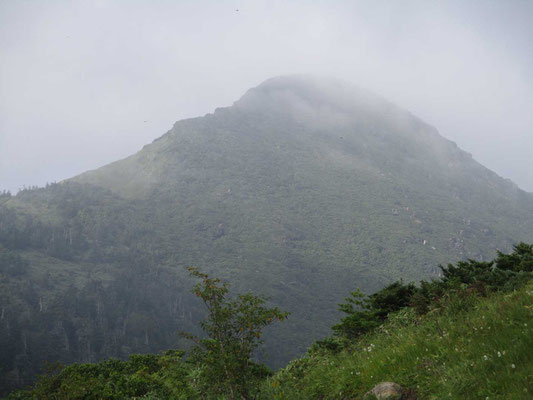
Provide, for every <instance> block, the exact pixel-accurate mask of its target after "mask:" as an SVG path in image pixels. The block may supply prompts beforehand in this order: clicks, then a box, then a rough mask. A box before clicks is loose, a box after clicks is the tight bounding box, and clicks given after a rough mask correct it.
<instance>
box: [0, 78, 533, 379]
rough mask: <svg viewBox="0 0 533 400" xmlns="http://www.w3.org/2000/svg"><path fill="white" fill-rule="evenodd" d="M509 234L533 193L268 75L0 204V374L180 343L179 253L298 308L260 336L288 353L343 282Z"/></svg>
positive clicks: (274, 354) (317, 333)
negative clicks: (97, 162)
mask: <svg viewBox="0 0 533 400" xmlns="http://www.w3.org/2000/svg"><path fill="white" fill-rule="evenodd" d="M520 240H525V241H532V240H533V197H532V196H531V195H530V194H528V193H525V192H523V191H521V190H520V189H519V188H517V187H516V186H515V185H514V184H512V183H511V182H509V181H506V180H503V179H502V178H500V177H498V176H497V175H496V174H494V173H493V172H491V171H489V170H488V169H486V168H484V167H483V166H481V165H480V164H478V163H477V162H475V161H474V160H473V159H472V158H471V157H470V156H469V155H468V154H467V153H465V152H463V151H461V150H460V149H459V148H457V146H456V145H455V144H454V143H452V142H450V141H448V140H446V139H444V138H442V137H441V136H440V135H439V134H438V132H437V131H436V130H435V129H434V128H433V127H431V126H429V125H427V124H426V123H424V122H422V121H420V120H419V119H418V118H416V117H414V116H412V115H411V114H409V113H408V112H406V111H404V110H402V109H400V108H398V107H396V106H394V105H393V104H391V103H389V102H387V101H385V100H383V99H381V98H379V97H377V96H375V95H373V94H370V93H367V92H365V91H363V90H361V89H358V88H356V87H354V86H352V85H349V84H345V83H343V82H338V81H335V80H328V79H315V78H309V77H298V76H290V77H279V78H273V79H271V80H268V81H266V82H265V83H263V84H261V85H260V86H258V87H257V88H254V89H251V90H250V91H248V92H247V93H246V94H245V95H244V96H243V97H242V98H241V99H240V100H239V101H237V102H236V103H235V104H234V105H233V106H231V107H227V108H222V109H217V110H216V111H215V112H214V113H213V114H208V115H206V116H204V117H201V118H193V119H188V120H183V121H179V122H177V123H176V124H175V125H174V127H173V128H172V129H171V130H170V131H169V132H168V133H166V134H165V135H163V136H162V137H161V138H159V139H157V140H156V141H154V142H153V143H152V144H150V145H147V146H145V147H144V148H143V149H142V150H141V151H140V152H138V153H137V154H135V155H133V156H131V157H129V158H127V159H124V160H121V161H117V162H115V163H113V164H110V165H108V166H105V167H103V168H100V169H98V170H95V171H90V172H87V173H85V174H82V175H80V176H78V177H76V178H73V179H72V180H69V181H66V182H63V183H60V184H55V185H50V186H49V187H46V188H43V189H36V190H25V191H22V192H21V193H19V194H18V195H17V196H14V197H10V196H3V197H1V198H0V241H1V243H2V245H3V249H2V251H4V252H5V253H6V254H9V257H21V260H22V261H20V262H22V263H28V266H27V268H26V269H25V272H24V274H18V273H15V274H13V273H11V272H9V271H12V269H10V267H5V271H8V272H5V273H4V272H2V274H3V278H4V279H3V281H2V285H5V290H4V291H3V292H2V295H3V296H4V297H3V298H4V300H3V304H4V305H5V306H3V307H4V312H3V313H2V315H3V317H2V324H1V329H2V338H6V339H5V340H4V342H3V344H2V346H3V348H6V349H8V351H6V352H4V351H0V352H1V353H2V354H5V356H4V358H5V360H4V361H3V362H2V368H3V370H2V373H3V376H5V377H7V378H5V379H6V381H5V382H8V383H9V382H16V383H17V382H18V384H20V383H24V382H25V380H26V379H29V378H30V377H31V375H32V374H33V373H34V372H35V371H36V369H37V368H38V367H39V366H40V363H41V362H42V361H43V360H45V359H46V360H50V361H51V360H52V359H56V358H57V359H59V360H61V361H63V362H71V361H74V360H81V361H96V360H98V359H101V358H104V357H109V356H115V357H124V356H126V355H127V354H130V353H131V352H143V351H156V350H159V349H163V348H170V347H176V346H177V344H178V343H177V336H176V335H175V332H176V331H178V330H193V329H194V328H193V327H194V326H195V323H196V322H197V320H198V319H199V318H201V309H200V306H199V304H198V303H197V302H195V301H194V299H192V296H191V295H190V294H189V292H188V289H187V288H188V287H189V286H190V285H189V283H190V281H189V280H188V278H187V276H186V274H185V271H184V268H183V267H184V266H188V265H196V266H199V267H201V268H202V269H203V270H206V271H208V272H211V273H214V274H215V275H217V276H221V277H222V278H225V279H228V280H230V281H231V282H233V283H234V288H235V289H236V290H237V291H239V292H242V291H244V290H246V289H251V290H253V291H255V292H258V293H262V294H265V295H268V296H270V297H271V298H272V302H273V303H274V304H276V305H278V306H280V307H281V308H283V309H285V310H288V311H291V312H292V315H291V317H290V319H289V321H287V323H286V324H283V326H281V327H280V329H277V330H276V332H273V333H272V335H270V337H271V338H272V339H271V340H270V342H269V343H267V349H268V352H269V357H270V362H271V364H272V365H282V364H283V363H285V362H286V361H288V360H289V359H291V358H293V357H294V356H296V355H298V354H301V353H302V352H303V351H304V349H305V347H306V346H307V345H308V344H309V343H311V342H312V341H313V340H315V339H316V338H318V337H321V336H323V335H325V334H326V333H327V331H328V327H329V326H330V325H331V324H332V323H333V322H334V321H335V319H336V314H334V313H332V312H331V310H334V309H335V307H336V304H337V303H339V301H340V300H341V299H342V298H343V297H344V296H345V295H346V293H348V292H349V291H350V290H352V289H353V287H354V286H359V287H361V288H362V289H363V290H365V291H367V292H369V291H373V290H376V289H378V288H379V287H382V286H383V285H384V284H385V283H387V282H389V281H390V280H393V279H397V278H400V277H403V278H404V279H406V280H410V279H419V278H421V277H428V276H431V275H432V274H433V275H434V274H436V273H437V269H436V266H437V265H438V264H439V263H441V262H444V261H448V260H450V259H460V258H464V257H472V258H478V259H483V258H485V259H487V258H489V257H491V256H493V255H494V249H495V248H499V249H502V250H508V249H510V246H511V245H512V244H513V243H516V242H518V241H520ZM6 257H8V256H6ZM10 259H11V258H10ZM10 262H11V261H10ZM17 262H18V261H17ZM6 265H8V264H7V262H6ZM9 265H11V264H9ZM2 271H4V270H2ZM73 293H75V296H74V295H73ZM61 299H63V300H61ZM73 299H75V300H73ZM62 302H72V303H73V304H71V305H70V306H68V307H67V306H65V304H66V303H65V304H64V303H62ZM53 304H60V305H61V306H60V307H54V306H53ZM43 313H47V314H46V318H44V319H43V321H46V323H45V322H38V321H41V319H42V318H41V317H39V318H38V316H40V315H41V316H42V315H45V314H43ZM40 318H41V319H40ZM0 350H3V349H0Z"/></svg>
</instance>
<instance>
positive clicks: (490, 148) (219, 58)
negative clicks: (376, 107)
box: [0, 0, 533, 191]
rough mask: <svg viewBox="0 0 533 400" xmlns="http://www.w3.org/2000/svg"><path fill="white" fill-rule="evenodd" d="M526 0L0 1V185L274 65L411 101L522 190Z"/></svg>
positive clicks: (531, 180)
mask: <svg viewBox="0 0 533 400" xmlns="http://www.w3.org/2000/svg"><path fill="white" fill-rule="evenodd" d="M532 71H533V1H531V0H500V1H491V0H480V1H474V0H472V1H468V0H462V1H429V0H420V1H409V0H402V1H396V0H390V1H379V0H368V1H332V0H327V1H287V0H283V1H276V0H267V1H250V2H248V1H220V0H218V1H211V2H207V1H197V0H195V1H192V0H191V1H178V0H172V1H171V0H168V1H165V0H145V1H134V0H127V1H126V0H123V1H118V0H117V1H107V0H91V1H37V0H35V1H24V0H0V189H9V190H11V191H16V190H17V189H18V188H21V187H22V186H24V185H26V186H31V185H39V186H41V185H44V184H45V183H46V182H54V181H60V180H62V179H65V178H68V177H71V176H74V175H76V174H78V173H81V172H83V171H85V170H88V169H94V168H97V167H99V166H101V165H104V164H106V163H108V162H111V161H114V160H116V159H119V158H123V157H125V156H127V155H130V154H132V153H134V152H136V151H137V150H139V149H140V148H141V147H142V146H143V145H144V144H146V143H149V142H151V141H152V140H153V139H155V138H157V137H159V136H161V135H162V134H164V133H165V132H166V131H167V130H168V129H170V127H171V126H172V124H173V123H174V122H175V121H177V120H179V119H183V118H188V117H194V116H199V115H204V114H206V113H209V112H212V111H213V110H214V109H215V108H216V107H220V106H228V105H231V104H232V103H233V102H234V101H235V100H237V99H238V98H239V97H240V96H241V95H242V94H243V93H244V92H245V91H246V90H247V89H248V88H250V87H252V86H256V85H258V84H259V83H261V82H262V81H263V80H265V79H267V78H269V77H272V76H275V75H280V74H288V73H307V74H320V75H328V76H332V77H338V78H341V79H345V80H348V81H351V82H353V83H355V84H357V85H359V86H363V87H365V88H367V89H370V90H372V91H374V92H376V93H378V94H380V95H382V96H384V97H386V98H388V99H389V100H392V101H393V102H395V103H397V104H398V105H400V106H402V107H404V108H407V109H408V110H410V111H411V112H413V113H414V114H416V115H418V116H419V117H421V118H422V119H424V120H425V121H426V122H428V123H430V124H432V125H434V126H436V127H437V128H438V129H439V131H440V132H441V134H442V135H443V136H445V137H447V138H449V139H451V140H453V141H455V142H456V143H457V144H458V145H459V146H460V147H461V148H463V149H464V150H466V151H468V152H470V153H472V154H473V156H474V158H476V159H477V160H478V161H479V162H481V163H482V164H484V165H485V166H487V167H489V168H490V169H492V170H494V171H496V172H497V173H498V174H500V175H501V176H503V177H506V178H510V179H512V180H513V181H514V182H516V183H517V184H518V185H519V186H521V187H522V188H524V189H526V190H529V191H533V174H531V171H532V169H533V73H532Z"/></svg>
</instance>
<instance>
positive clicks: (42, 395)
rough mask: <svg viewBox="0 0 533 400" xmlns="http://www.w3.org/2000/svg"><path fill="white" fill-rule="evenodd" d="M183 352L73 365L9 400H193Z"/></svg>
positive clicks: (137, 355) (193, 396) (17, 393)
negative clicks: (132, 399) (145, 399)
mask: <svg viewBox="0 0 533 400" xmlns="http://www.w3.org/2000/svg"><path fill="white" fill-rule="evenodd" d="M183 354H184V353H183V352H181V351H172V350H169V351H167V352H165V353H164V354H161V355H153V354H144V355H141V354H134V355H132V356H130V358H129V359H128V360H127V361H120V360H108V361H105V362H100V363H98V364H72V365H70V366H68V367H65V368H62V369H61V368H60V370H59V371H58V372H55V373H52V372H51V373H49V374H48V375H44V376H41V377H40V378H39V379H38V381H37V383H36V385H35V387H34V388H33V389H31V390H28V391H18V392H14V393H12V394H11V395H10V396H9V397H8V399H35V398H38V399H43V400H44V399H55V400H59V399H87V400H99V399H117V400H118V399H131V398H143V396H146V397H147V398H158V399H193V398H196V392H195V390H193V389H192V388H191V387H190V386H189V383H188V375H189V373H190V368H189V366H187V364H185V363H183V362H182V361H181V358H182V356H183Z"/></svg>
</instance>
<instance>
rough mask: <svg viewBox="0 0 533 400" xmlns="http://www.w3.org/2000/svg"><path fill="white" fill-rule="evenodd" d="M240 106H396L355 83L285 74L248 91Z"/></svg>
mask: <svg viewBox="0 0 533 400" xmlns="http://www.w3.org/2000/svg"><path fill="white" fill-rule="evenodd" d="M235 106H236V107H237V108H242V109H247V110H253V109H258V108H259V109H265V107H266V108H268V109H270V110H277V111H285V112H286V111H295V110H300V111H301V108H311V109H313V110H316V109H323V108H328V109H335V110H338V111H344V112H353V111H355V110H361V109H368V108H370V107H371V108H373V109H376V108H389V109H390V108H395V106H393V104H392V103H390V102H388V101H386V100H385V99H383V98H381V97H380V96H378V95H376V94H374V93H372V92H370V91H367V90H364V89H362V88H360V87H358V86H356V85H354V84H352V83H349V82H345V81H342V80H340V79H334V78H329V77H320V76H313V75H281V76H277V77H273V78H270V79H267V80H266V81H264V82H263V83H261V84H260V85H258V86H256V87H254V88H252V89H250V90H248V91H247V92H246V93H245V94H244V95H243V96H242V97H241V98H240V99H239V100H238V101H237V102H236V103H235Z"/></svg>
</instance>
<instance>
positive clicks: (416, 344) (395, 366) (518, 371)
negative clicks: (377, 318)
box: [261, 283, 533, 400]
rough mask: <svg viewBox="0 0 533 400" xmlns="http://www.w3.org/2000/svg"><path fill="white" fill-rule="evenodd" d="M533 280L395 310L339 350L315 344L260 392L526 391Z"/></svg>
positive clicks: (506, 394) (507, 395)
mask: <svg viewBox="0 0 533 400" xmlns="http://www.w3.org/2000/svg"><path fill="white" fill-rule="evenodd" d="M532 346H533V284H531V283H530V284H528V285H527V286H526V287H525V288H523V289H521V290H518V291H515V292H512V293H507V294H499V295H493V296H491V297H488V298H480V297H476V296H470V297H468V296H466V297H456V298H453V299H451V300H450V303H449V304H448V305H447V307H446V308H445V309H444V310H442V311H440V312H439V311H438V310H436V311H435V312H434V313H432V314H429V315H426V316H424V317H422V318H420V317H417V316H416V314H415V313H414V311H413V309H406V310H405V311H401V312H399V313H398V314H396V315H394V316H393V317H392V318H391V320H390V321H389V322H387V323H385V324H384V325H383V326H382V327H381V328H380V329H379V331H378V332H376V333H373V334H369V335H367V336H366V337H364V338H363V339H362V340H360V341H359V342H358V343H357V344H356V345H353V346H352V347H350V348H349V349H347V350H343V351H342V352H340V353H338V354H332V353H329V352H327V351H314V352H311V353H310V354H309V355H307V356H305V357H303V358H301V359H298V360H295V361H293V362H291V363H290V364H289V365H288V366H287V367H286V368H284V369H283V370H281V371H280V372H278V373H277V374H276V375H275V376H274V377H273V378H272V379H271V380H270V381H269V382H268V383H266V384H265V385H264V389H263V396H262V397H261V398H264V399H290V400H295V399H359V398H362V397H363V396H364V394H365V393H366V392H367V391H369V390H370V389H371V388H372V387H374V386H375V385H377V384H378V383H380V382H384V381H393V382H396V383H398V384H400V385H402V386H404V387H406V388H410V389H412V390H414V391H416V392H417V393H418V394H419V395H420V397H421V398H422V399H486V398H489V399H502V400H503V399H506V400H507V399H524V400H525V399H531V398H532V397H533V358H532V357H531V349H532V348H533V347H532Z"/></svg>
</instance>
